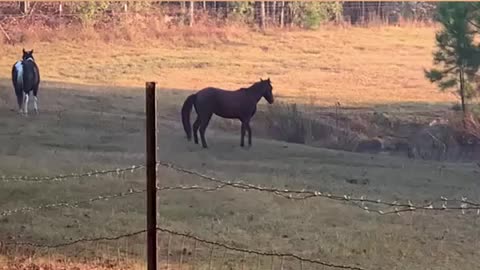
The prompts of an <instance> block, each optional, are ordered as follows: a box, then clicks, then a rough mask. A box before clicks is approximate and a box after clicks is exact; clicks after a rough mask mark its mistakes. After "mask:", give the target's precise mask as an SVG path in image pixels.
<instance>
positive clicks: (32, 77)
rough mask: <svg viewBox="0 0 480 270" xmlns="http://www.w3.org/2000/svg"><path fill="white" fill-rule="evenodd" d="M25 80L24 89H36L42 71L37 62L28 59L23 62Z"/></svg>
mask: <svg viewBox="0 0 480 270" xmlns="http://www.w3.org/2000/svg"><path fill="white" fill-rule="evenodd" d="M23 82H24V91H27V92H29V91H31V90H34V91H36V88H37V87H38V84H39V83H40V73H39V71H38V66H37V65H36V64H35V62H33V61H28V60H27V61H24V62H23Z"/></svg>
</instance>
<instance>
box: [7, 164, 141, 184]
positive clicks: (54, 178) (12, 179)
mask: <svg viewBox="0 0 480 270" xmlns="http://www.w3.org/2000/svg"><path fill="white" fill-rule="evenodd" d="M144 168H145V166H143V165H132V166H129V167H124V168H116V169H109V170H100V171H98V170H95V171H90V172H86V173H69V174H59V175H53V176H5V175H3V176H1V177H0V182H31V183H42V182H61V181H65V180H67V179H72V178H73V179H74V178H84V177H92V176H96V177H98V176H101V175H108V174H116V175H121V174H124V173H127V172H130V173H133V172H135V171H138V170H141V169H144Z"/></svg>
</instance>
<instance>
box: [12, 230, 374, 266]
mask: <svg viewBox="0 0 480 270" xmlns="http://www.w3.org/2000/svg"><path fill="white" fill-rule="evenodd" d="M157 231H159V232H163V233H167V234H170V235H175V236H181V237H185V238H188V239H190V240H195V241H197V242H200V243H203V244H208V245H212V246H217V247H221V248H225V249H227V250H230V251H235V252H240V253H248V254H253V255H259V256H264V257H280V258H293V259H296V260H298V261H302V262H307V263H312V264H317V265H322V266H326V267H330V268H336V269H349V270H365V268H362V267H360V266H350V265H342V264H335V263H331V262H326V261H321V260H318V259H311V258H305V257H303V256H300V255H298V254H295V253H283V252H275V251H271V252H267V251H261V250H255V249H248V248H240V247H237V246H238V244H236V243H235V244H226V243H222V242H218V241H213V240H208V239H204V238H201V237H198V236H195V235H193V234H191V233H185V232H177V231H174V230H171V229H167V228H162V227H157ZM145 232H146V230H139V231H135V232H130V233H125V234H121V235H117V236H99V237H93V238H88V237H84V238H79V239H76V240H71V241H67V242H63V243H58V244H40V243H31V242H4V243H3V244H4V245H9V246H28V247H34V248H46V249H56V248H62V247H67V246H72V245H75V244H79V243H88V242H99V241H115V240H120V239H123V238H129V237H133V236H137V235H140V234H143V233H145Z"/></svg>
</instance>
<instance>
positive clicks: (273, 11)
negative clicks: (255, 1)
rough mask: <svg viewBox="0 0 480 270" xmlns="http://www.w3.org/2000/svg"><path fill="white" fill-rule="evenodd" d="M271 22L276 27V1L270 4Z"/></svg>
mask: <svg viewBox="0 0 480 270" xmlns="http://www.w3.org/2000/svg"><path fill="white" fill-rule="evenodd" d="M272 5H273V6H272V9H273V10H272V21H273V23H274V24H275V25H277V23H278V21H277V1H273V3H272Z"/></svg>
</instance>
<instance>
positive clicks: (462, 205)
mask: <svg viewBox="0 0 480 270" xmlns="http://www.w3.org/2000/svg"><path fill="white" fill-rule="evenodd" d="M158 165H160V166H162V167H165V168H170V169H173V170H175V171H177V172H181V173H184V174H189V175H193V176H196V177H200V178H201V179H204V180H207V181H209V182H214V183H217V184H223V185H226V186H230V187H233V188H238V189H242V190H255V191H260V192H268V193H272V194H274V195H277V196H281V197H284V198H286V199H290V200H306V199H310V198H315V197H317V198H318V197H322V198H326V199H330V200H335V201H343V202H351V203H354V204H353V205H355V206H357V207H359V208H361V209H363V210H365V211H368V212H373V213H377V214H380V215H387V214H400V213H402V212H413V211H418V210H425V211H445V210H457V211H462V213H464V212H465V211H466V210H476V212H477V214H480V203H477V202H473V201H469V200H467V198H466V197H462V199H460V200H459V199H448V198H446V197H444V196H442V197H440V201H441V202H442V204H441V206H434V205H433V204H434V202H430V203H427V204H424V205H415V204H413V203H412V201H411V200H406V201H407V202H398V201H393V202H387V201H382V200H381V199H368V198H367V197H366V196H361V197H352V196H351V195H346V194H345V195H335V194H332V193H329V192H322V191H316V190H305V189H302V190H293V189H278V188H269V187H263V186H259V185H253V184H248V183H244V182H240V181H231V180H222V179H218V178H215V177H212V176H208V175H205V174H202V173H199V172H196V171H192V170H188V169H184V168H181V167H178V166H176V165H174V164H172V163H169V162H164V161H160V162H158V164H157V166H158ZM449 202H451V203H456V205H454V206H449V205H448V203H449ZM365 203H370V204H376V205H383V206H387V207H394V208H395V209H394V210H386V211H385V210H378V209H371V208H369V207H367V206H365Z"/></svg>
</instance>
